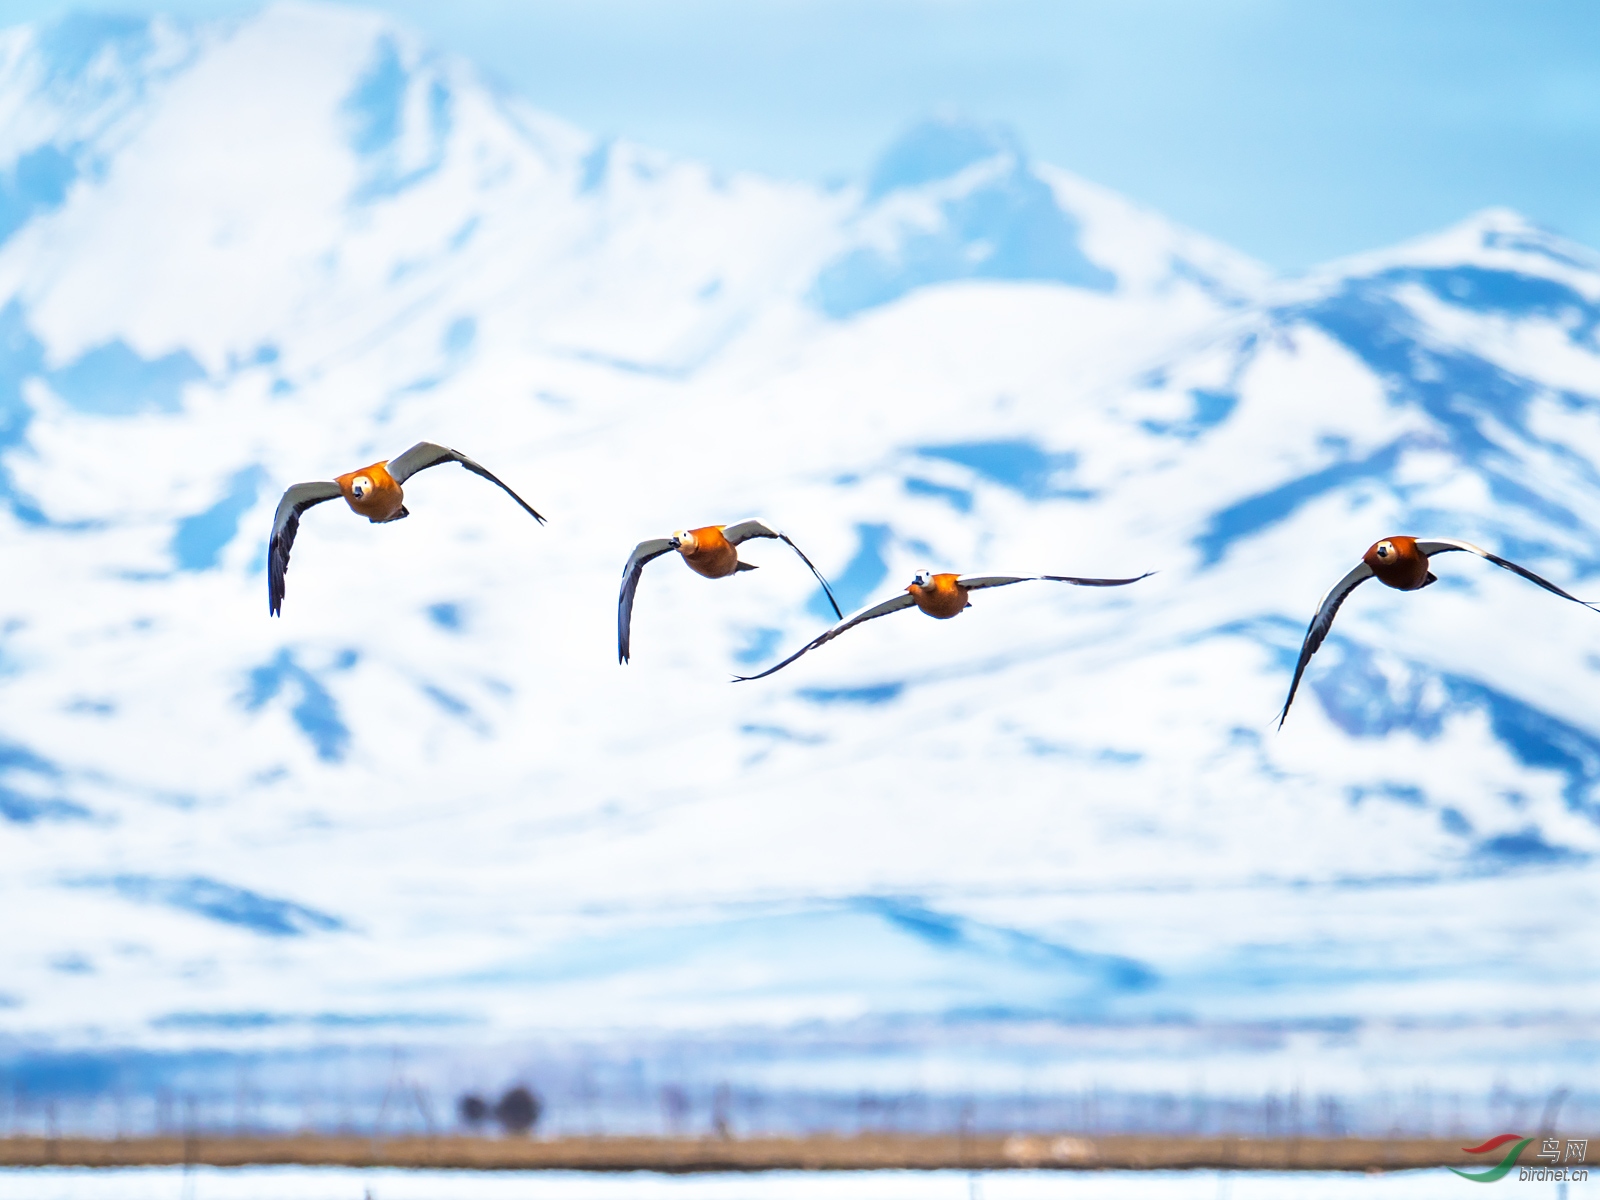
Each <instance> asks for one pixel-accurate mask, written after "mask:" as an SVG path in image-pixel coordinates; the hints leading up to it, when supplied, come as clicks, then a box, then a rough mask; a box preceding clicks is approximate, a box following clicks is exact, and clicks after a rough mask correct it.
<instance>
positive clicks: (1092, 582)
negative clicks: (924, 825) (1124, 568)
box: [956, 571, 1155, 592]
mask: <svg viewBox="0 0 1600 1200" xmlns="http://www.w3.org/2000/svg"><path fill="white" fill-rule="evenodd" d="M1154 574H1155V572H1154V571H1146V572H1145V573H1144V574H1143V575H1135V576H1134V577H1133V578H1132V579H1086V578H1081V577H1079V576H1077V575H978V576H975V577H974V578H972V579H958V580H956V582H957V583H958V584H960V585H961V586H962V587H964V588H966V589H967V591H969V592H976V591H978V590H980V589H981V588H992V587H1005V586H1006V585H1007V584H1008V583H1032V582H1033V581H1034V580H1037V579H1048V580H1049V581H1050V582H1051V583H1075V584H1077V585H1078V586H1079V587H1121V586H1122V585H1123V584H1125V583H1138V582H1139V580H1141V579H1148V578H1149V577H1150V576H1151V575H1154Z"/></svg>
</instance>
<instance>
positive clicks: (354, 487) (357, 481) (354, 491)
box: [350, 475, 372, 500]
mask: <svg viewBox="0 0 1600 1200" xmlns="http://www.w3.org/2000/svg"><path fill="white" fill-rule="evenodd" d="M350 494H351V495H352V496H354V497H355V498H356V499H357V500H365V499H366V498H367V497H368V496H369V495H371V494H372V480H370V479H368V478H367V477H366V476H365V475H357V476H356V477H355V478H354V479H352V480H351V481H350Z"/></svg>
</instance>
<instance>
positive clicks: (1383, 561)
mask: <svg viewBox="0 0 1600 1200" xmlns="http://www.w3.org/2000/svg"><path fill="white" fill-rule="evenodd" d="M1361 557H1362V560H1363V561H1364V562H1365V563H1366V564H1367V566H1369V567H1371V568H1372V569H1373V570H1374V571H1381V570H1383V569H1384V568H1385V567H1393V566H1398V565H1399V564H1400V563H1402V562H1414V561H1415V560H1416V558H1417V557H1418V552H1417V542H1416V539H1415V538H1408V537H1386V538H1384V539H1383V541H1381V542H1374V543H1373V545H1372V549H1370V550H1368V551H1367V552H1366V553H1365V554H1363V555H1362V556H1361Z"/></svg>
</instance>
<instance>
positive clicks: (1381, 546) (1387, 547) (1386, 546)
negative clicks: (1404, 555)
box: [1373, 542, 1394, 562]
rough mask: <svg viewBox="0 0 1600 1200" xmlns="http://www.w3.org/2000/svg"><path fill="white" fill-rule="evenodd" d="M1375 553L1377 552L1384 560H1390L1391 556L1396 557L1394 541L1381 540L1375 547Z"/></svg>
mask: <svg viewBox="0 0 1600 1200" xmlns="http://www.w3.org/2000/svg"><path fill="white" fill-rule="evenodd" d="M1373 553H1374V554H1376V555H1377V556H1378V557H1379V558H1380V559H1382V560H1383V561H1384V562H1388V561H1389V560H1390V559H1391V558H1393V557H1394V543H1393V542H1379V543H1378V544H1377V545H1376V546H1374V547H1373Z"/></svg>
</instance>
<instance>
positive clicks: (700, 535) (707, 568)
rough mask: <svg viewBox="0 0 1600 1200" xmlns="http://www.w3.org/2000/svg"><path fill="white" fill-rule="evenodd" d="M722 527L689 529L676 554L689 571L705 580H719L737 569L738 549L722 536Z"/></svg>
mask: <svg viewBox="0 0 1600 1200" xmlns="http://www.w3.org/2000/svg"><path fill="white" fill-rule="evenodd" d="M722 530H723V526H721V525H705V526H702V527H701V528H699V529H691V530H689V532H688V536H687V537H685V538H684V540H683V545H681V546H679V547H678V553H679V554H681V555H683V561H684V562H686V563H688V564H689V569H690V570H691V571H693V572H694V573H695V574H696V575H704V576H705V577H706V578H707V579H721V578H723V577H724V576H727V575H732V574H733V573H734V572H735V571H737V570H738V569H739V548H738V547H737V546H735V545H734V544H733V543H732V542H730V541H729V540H728V539H727V538H725V537H723V536H722Z"/></svg>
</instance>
